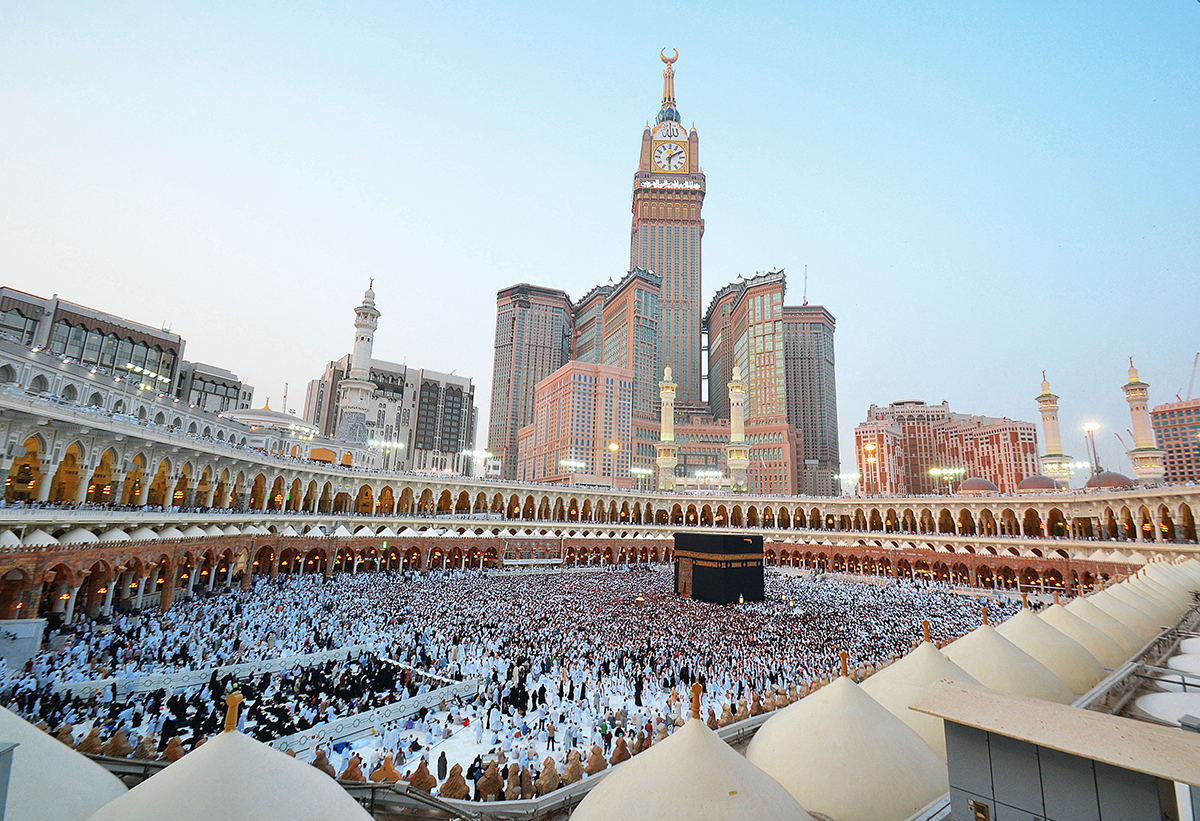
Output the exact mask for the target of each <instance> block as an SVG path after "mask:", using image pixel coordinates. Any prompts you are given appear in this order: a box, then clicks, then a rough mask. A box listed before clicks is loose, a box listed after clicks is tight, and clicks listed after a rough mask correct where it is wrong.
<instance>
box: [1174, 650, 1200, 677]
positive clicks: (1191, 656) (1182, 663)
mask: <svg viewBox="0 0 1200 821" xmlns="http://www.w3.org/2000/svg"><path fill="white" fill-rule="evenodd" d="M1167 666H1168V667H1170V668H1171V669H1172V670H1179V671H1180V672H1183V673H1200V653H1183V654H1181V655H1178V656H1172V657H1171V658H1169V659H1167Z"/></svg>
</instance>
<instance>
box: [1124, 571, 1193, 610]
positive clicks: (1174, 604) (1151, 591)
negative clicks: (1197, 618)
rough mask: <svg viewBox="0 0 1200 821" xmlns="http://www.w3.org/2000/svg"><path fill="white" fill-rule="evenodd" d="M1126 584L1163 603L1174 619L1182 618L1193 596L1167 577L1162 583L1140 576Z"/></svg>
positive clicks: (1150, 598)
mask: <svg viewBox="0 0 1200 821" xmlns="http://www.w3.org/2000/svg"><path fill="white" fill-rule="evenodd" d="M1126 584H1127V585H1129V589H1130V590H1133V591H1134V592H1135V593H1139V594H1141V595H1143V596H1145V597H1146V598H1148V599H1149V600H1150V601H1151V602H1153V603H1155V604H1158V605H1161V606H1162V607H1163V608H1164V609H1166V610H1167V613H1168V615H1169V616H1170V617H1171V618H1173V619H1179V618H1182V616H1183V614H1184V613H1186V612H1187V609H1188V605H1189V602H1190V599H1191V597H1190V596H1189V595H1188V594H1187V593H1185V592H1184V591H1183V590H1180V589H1179V588H1177V587H1175V586H1174V585H1172V584H1171V583H1170V582H1168V581H1167V580H1166V579H1164V580H1163V581H1162V582H1161V583H1160V582H1158V581H1155V580H1154V579H1149V578H1145V577H1142V576H1139V577H1137V578H1135V579H1130V580H1129V581H1128V582H1126Z"/></svg>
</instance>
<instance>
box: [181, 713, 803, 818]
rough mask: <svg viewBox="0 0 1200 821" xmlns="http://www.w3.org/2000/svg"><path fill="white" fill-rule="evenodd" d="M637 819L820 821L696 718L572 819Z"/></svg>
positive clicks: (608, 780) (612, 778) (617, 775)
mask: <svg viewBox="0 0 1200 821" xmlns="http://www.w3.org/2000/svg"><path fill="white" fill-rule="evenodd" d="M202 749H203V748H202ZM697 776H700V777H697ZM630 818H637V819H641V821H674V819H688V821H709V820H710V819H711V821H743V819H744V821H813V818H812V816H811V815H809V814H808V813H807V812H805V811H804V808H803V807H801V806H800V805H799V804H797V803H796V799H795V798H792V796H791V795H789V794H788V791H787V790H785V789H784V788H783V787H781V786H780V785H779V783H778V782H777V781H775V779H773V778H771V776H769V775H767V774H766V773H765V772H763V771H762V770H760V769H759V768H758V767H755V766H754V765H753V764H751V763H750V762H749V761H747V760H746V759H745V758H743V757H742V756H741V755H739V754H738V753H737V752H736V751H734V750H733V748H731V747H730V746H729V745H728V744H726V743H725V742H724V741H722V740H721V738H720V736H718V735H717V734H716V733H714V732H713V731H712V730H710V729H708V727H706V726H704V722H702V721H700V720H699V719H696V718H693V719H691V720H690V721H688V722H687V723H686V724H684V725H683V726H682V727H680V728H679V729H678V730H676V731H675V732H674V733H672V734H671V735H669V736H668V737H667V738H666V739H664V740H663V741H660V742H659V743H657V744H655V745H653V746H652V747H650V749H648V750H646V751H645V752H643V753H641V754H640V755H638V756H637V757H636V758H632V759H630V760H629V761H626V762H624V763H623V764H621V765H620V766H618V767H617V768H616V769H614V770H613V771H612V773H611V774H609V775H607V776H605V778H604V780H603V781H601V782H600V784H599V785H598V786H596V787H595V789H593V790H592V791H591V792H589V793H588V794H587V797H586V798H584V799H583V801H582V802H581V803H580V804H579V807H578V808H577V809H576V810H575V812H573V813H571V821H625V819H630Z"/></svg>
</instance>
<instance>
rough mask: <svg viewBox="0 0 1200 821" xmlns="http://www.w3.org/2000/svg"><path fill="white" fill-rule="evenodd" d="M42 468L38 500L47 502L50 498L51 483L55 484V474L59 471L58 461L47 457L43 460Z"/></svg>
mask: <svg viewBox="0 0 1200 821" xmlns="http://www.w3.org/2000/svg"><path fill="white" fill-rule="evenodd" d="M40 468H41V474H42V477H41V479H39V480H38V489H37V501H39V502H47V501H49V500H50V485H52V484H54V474H55V473H57V472H58V462H51V461H50V460H49V459H46V460H43V461H42V463H41V465H40Z"/></svg>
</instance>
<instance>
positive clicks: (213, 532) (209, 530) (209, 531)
mask: <svg viewBox="0 0 1200 821" xmlns="http://www.w3.org/2000/svg"><path fill="white" fill-rule="evenodd" d="M204 535H205V536H224V535H225V534H224V533H223V532H221V528H219V527H217V526H216V525H209V526H208V527H206V528H204Z"/></svg>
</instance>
